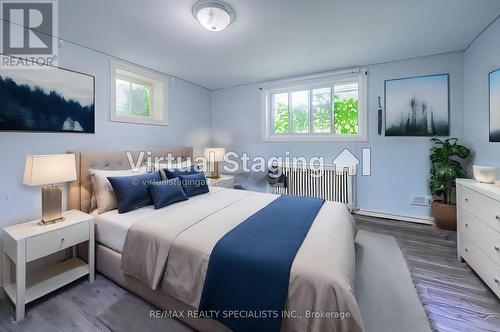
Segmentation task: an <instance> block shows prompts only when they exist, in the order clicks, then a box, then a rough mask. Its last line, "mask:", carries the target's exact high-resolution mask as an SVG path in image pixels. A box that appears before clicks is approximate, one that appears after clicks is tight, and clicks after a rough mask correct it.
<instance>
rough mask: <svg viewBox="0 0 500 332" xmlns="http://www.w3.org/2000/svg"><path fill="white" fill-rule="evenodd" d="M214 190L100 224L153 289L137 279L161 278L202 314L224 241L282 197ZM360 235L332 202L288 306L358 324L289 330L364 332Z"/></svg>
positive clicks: (291, 327)
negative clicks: (214, 254) (209, 274)
mask: <svg viewBox="0 0 500 332" xmlns="http://www.w3.org/2000/svg"><path fill="white" fill-rule="evenodd" d="M210 190H211V191H210V193H208V194H203V195H198V196H195V197H192V198H190V199H189V200H187V201H183V202H180V203H176V204H173V205H169V206H167V207H165V208H163V209H159V210H154V208H153V207H152V206H149V207H144V208H141V209H138V210H134V211H131V212H127V213H124V214H118V212H117V211H116V210H114V211H109V212H106V213H103V214H100V215H98V216H96V218H95V223H96V239H97V241H98V242H100V243H101V244H103V245H105V246H107V247H109V248H112V249H114V250H116V251H118V252H120V253H122V271H123V272H125V273H126V274H128V275H131V276H134V277H136V278H137V279H139V280H142V281H144V282H145V283H146V284H148V282H146V281H145V279H144V278H141V277H140V276H139V275H138V274H134V272H136V273H139V274H140V273H145V271H149V272H148V273H146V274H147V277H150V276H153V277H154V276H156V277H159V278H160V282H159V288H160V289H161V290H162V291H163V292H164V293H166V294H168V295H170V296H171V297H174V298H177V299H178V300H180V301H182V302H183V303H185V304H188V305H190V306H191V307H193V308H197V305H198V303H199V299H200V296H201V291H202V287H203V284H204V279H205V275H206V271H207V266H208V261H209V258H210V254H211V251H212V249H213V247H214V246H215V244H216V243H217V241H218V240H219V239H220V238H221V237H222V236H223V235H224V234H225V233H227V232H228V231H230V230H231V229H232V228H233V227H234V226H236V225H237V224H239V223H241V222H243V221H244V220H245V219H246V218H248V217H249V216H250V215H252V214H253V213H255V212H257V211H258V210H259V209H261V208H263V207H264V206H266V205H267V204H269V203H270V202H271V201H273V200H274V199H276V198H277V197H278V195H271V194H262V193H253V192H249V191H240V190H231V189H224V188H211V189H210ZM169 220H172V222H168V221H169ZM355 233H356V231H355V226H354V225H353V219H352V216H351V215H350V214H349V212H348V210H347V208H346V206H345V205H343V204H340V203H334V202H325V204H324V205H323V207H322V208H321V210H320V212H319V213H318V215H317V217H316V219H315V222H314V224H313V225H312V226H311V229H310V230H309V232H308V234H307V236H306V238H305V240H304V242H303V243H302V246H301V248H300V249H299V251H298V253H297V256H296V257H295V260H294V262H293V265H292V268H291V272H290V284H289V290H288V298H287V303H286V309H287V310H290V311H291V312H298V313H306V312H307V311H310V310H312V311H313V312H314V313H315V314H321V313H323V312H324V313H326V314H331V313H336V312H337V313H338V312H349V313H350V315H351V316H350V318H349V319H345V320H344V319H325V318H322V317H315V316H312V317H303V316H302V314H301V316H300V318H293V319H292V318H285V319H284V320H283V321H282V331H297V332H298V331H356V332H357V331H362V330H363V325H362V321H361V316H360V313H359V309H358V307H357V303H356V300H355V298H354V289H353V284H354V273H355V264H354V237H355ZM127 234H128V236H127ZM131 234H132V236H131ZM125 242H126V243H125ZM124 247H125V249H124ZM144 250H145V251H144ZM158 250H160V252H162V251H165V252H164V253H163V254H164V256H165V260H166V265H165V266H162V265H157V264H156V263H155V262H157V261H159V262H163V259H159V260H158V259H157V256H155V252H156V251H158ZM167 257H168V259H167ZM124 261H125V262H126V264H125V268H124ZM139 262H140V264H139ZM144 264H146V265H149V267H147V266H143V265H144ZM126 266H129V268H130V267H132V269H135V270H136V271H131V270H130V269H129V268H127V267H126ZM156 270H158V271H160V272H158V271H156ZM152 271H156V272H157V273H154V272H152ZM153 284H156V281H155V282H153ZM154 288H155V287H154ZM154 288H153V289H154Z"/></svg>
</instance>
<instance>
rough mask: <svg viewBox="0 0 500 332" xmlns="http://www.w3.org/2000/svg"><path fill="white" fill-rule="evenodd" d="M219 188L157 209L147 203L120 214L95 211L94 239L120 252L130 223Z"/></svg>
mask: <svg viewBox="0 0 500 332" xmlns="http://www.w3.org/2000/svg"><path fill="white" fill-rule="evenodd" d="M221 190H224V188H218V187H213V188H212V187H210V192H209V193H207V194H202V195H199V196H195V197H192V198H190V199H189V200H187V201H183V202H179V203H176V204H173V205H169V206H166V207H164V208H162V209H158V210H155V208H154V206H152V205H149V206H145V207H143V208H140V209H137V210H133V211H130V212H127V213H122V214H119V213H118V210H117V209H115V210H111V211H108V212H105V213H100V214H99V213H96V212H95V213H93V215H94V224H95V238H96V241H97V242H98V243H100V244H102V245H104V246H106V247H108V248H110V249H113V250H114V251H117V252H119V253H122V252H123V244H124V243H125V238H126V237H127V232H128V229H129V228H130V226H132V224H134V223H136V222H139V221H141V220H147V219H149V218H153V217H154V216H156V215H159V214H163V213H165V212H167V211H168V210H169V209H174V208H177V207H180V206H183V205H191V204H193V203H194V202H195V201H196V200H198V199H201V198H203V197H205V196H207V195H210V194H213V193H216V192H218V191H221Z"/></svg>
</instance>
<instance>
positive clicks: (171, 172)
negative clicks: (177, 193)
mask: <svg viewBox="0 0 500 332" xmlns="http://www.w3.org/2000/svg"><path fill="white" fill-rule="evenodd" d="M162 170H163V174H165V176H166V179H168V180H170V179H175V178H177V177H179V175H192V174H197V173H202V171H201V170H200V169H199V168H198V166H188V167H179V168H163V169H162ZM203 177H204V176H203Z"/></svg>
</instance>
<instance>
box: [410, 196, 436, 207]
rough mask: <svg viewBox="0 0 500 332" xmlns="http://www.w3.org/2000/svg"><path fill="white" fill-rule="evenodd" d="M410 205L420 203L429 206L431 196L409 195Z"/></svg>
mask: <svg viewBox="0 0 500 332" xmlns="http://www.w3.org/2000/svg"><path fill="white" fill-rule="evenodd" d="M410 204H411V205H422V206H429V205H431V198H430V197H429V196H411V197H410Z"/></svg>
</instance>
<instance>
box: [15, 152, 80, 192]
mask: <svg viewBox="0 0 500 332" xmlns="http://www.w3.org/2000/svg"><path fill="white" fill-rule="evenodd" d="M75 165H76V164H75V155H74V154H71V153H66V154H50V155H33V156H28V157H26V165H25V168H24V180H23V183H24V184H26V185H28V186H43V185H47V184H53V183H61V182H69V181H75V180H76V166H75Z"/></svg>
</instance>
